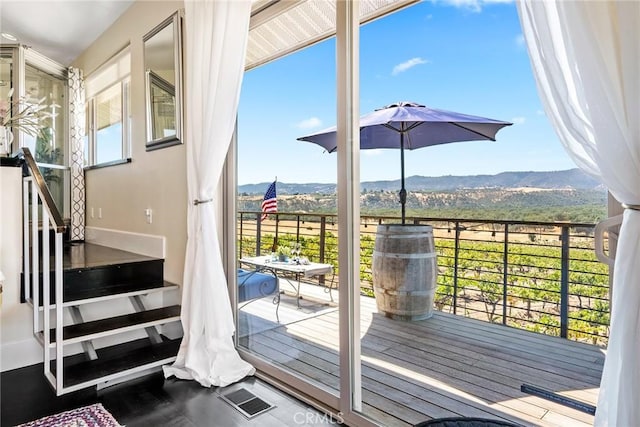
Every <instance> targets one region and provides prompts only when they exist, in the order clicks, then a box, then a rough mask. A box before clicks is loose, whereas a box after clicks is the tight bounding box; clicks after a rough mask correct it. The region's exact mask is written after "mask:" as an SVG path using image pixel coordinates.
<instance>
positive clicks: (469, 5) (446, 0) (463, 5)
mask: <svg viewBox="0 0 640 427" xmlns="http://www.w3.org/2000/svg"><path fill="white" fill-rule="evenodd" d="M431 1H433V2H434V3H442V4H445V5H449V6H454V7H457V8H460V9H467V10H470V11H472V12H478V13H479V12H482V8H483V7H484V6H488V5H492V4H505V3H513V0H431Z"/></svg>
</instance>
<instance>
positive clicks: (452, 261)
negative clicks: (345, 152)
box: [237, 211, 609, 345]
mask: <svg viewBox="0 0 640 427" xmlns="http://www.w3.org/2000/svg"><path fill="white" fill-rule="evenodd" d="M260 216H261V213H260V212H244V211H243V212H239V214H238V222H237V224H238V225H237V226H238V251H239V253H238V256H239V257H242V256H250V255H260V254H268V253H270V252H271V251H272V250H273V249H274V247H275V246H276V245H285V246H288V245H292V244H293V243H296V242H297V243H300V244H301V246H302V250H303V255H304V256H306V257H308V258H309V259H310V260H312V261H317V262H327V263H331V264H333V265H334V268H335V269H336V270H335V271H337V267H338V266H337V260H338V231H337V217H336V215H330V214H306V213H278V214H270V215H269V217H268V218H267V219H266V220H264V221H262V222H261V221H260ZM399 222H400V218H399V217H388V216H362V217H361V218H360V235H361V237H360V248H361V249H360V252H361V253H360V260H361V264H360V280H361V282H360V285H361V290H362V293H363V294H366V295H369V296H373V286H372V277H371V263H372V256H373V248H374V243H375V234H376V226H377V225H378V224H389V223H399ZM407 222H413V223H415V224H429V225H431V226H433V229H434V240H435V246H436V251H437V255H438V272H439V274H438V286H437V290H436V297H435V305H436V308H437V309H438V310H442V311H448V312H452V313H455V314H458V315H464V316H468V317H474V318H478V319H482V320H485V321H489V322H493V323H502V324H504V325H507V326H512V327H518V328H523V329H528V330H532V331H535V332H539V333H544V334H549V335H556V336H560V337H563V338H569V339H572V340H578V341H586V342H590V343H593V344H597V345H606V343H607V339H608V336H609V272H608V267H607V266H606V265H604V264H602V263H600V262H598V261H597V260H596V257H595V254H594V237H593V233H594V228H595V225H594V224H586V223H570V222H532V221H528V222H523V221H499V220H479V219H473V220H470V219H454V218H447V219H443V218H421V217H412V218H409V219H408V220H407ZM320 280H323V279H322V278H321V279H320ZM336 280H337V277H336Z"/></svg>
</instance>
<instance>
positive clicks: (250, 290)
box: [238, 268, 280, 323]
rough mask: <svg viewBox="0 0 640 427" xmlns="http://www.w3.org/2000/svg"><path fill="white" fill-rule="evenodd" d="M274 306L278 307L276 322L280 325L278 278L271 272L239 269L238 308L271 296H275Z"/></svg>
mask: <svg viewBox="0 0 640 427" xmlns="http://www.w3.org/2000/svg"><path fill="white" fill-rule="evenodd" d="M274 294H275V296H274V297H273V304H275V306H276V320H277V321H278V323H280V317H279V316H278V309H279V308H280V286H279V282H278V277H277V276H276V275H275V273H273V272H271V271H265V272H259V271H249V270H244V269H242V268H239V269H238V303H244V304H242V305H238V308H239V309H240V308H242V307H244V306H246V305H247V304H249V303H251V302H253V301H257V300H259V299H261V298H264V297H267V296H269V295H274Z"/></svg>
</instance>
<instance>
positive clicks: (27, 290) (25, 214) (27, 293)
mask: <svg viewBox="0 0 640 427" xmlns="http://www.w3.org/2000/svg"><path fill="white" fill-rule="evenodd" d="M30 191H31V178H30V177H29V178H24V180H23V182H22V257H23V260H22V263H23V267H22V269H23V270H22V271H23V276H24V300H25V301H28V300H32V301H33V298H32V293H31V286H32V285H31V284H32V283H33V281H32V280H31V272H30V270H31V264H30V257H29V249H30V248H29V246H30V245H29V240H30V237H29V192H30Z"/></svg>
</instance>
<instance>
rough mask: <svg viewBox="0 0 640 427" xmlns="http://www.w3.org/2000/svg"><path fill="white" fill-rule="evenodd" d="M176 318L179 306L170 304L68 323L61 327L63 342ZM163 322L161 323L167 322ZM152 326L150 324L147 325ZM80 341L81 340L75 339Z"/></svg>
mask: <svg viewBox="0 0 640 427" xmlns="http://www.w3.org/2000/svg"><path fill="white" fill-rule="evenodd" d="M172 318H173V320H178V319H179V318H180V306H179V305H172V306H169V307H161V308H156V309H152V310H146V311H141V312H136V313H130V314H125V315H122V316H115V317H110V318H107V319H100V320H94V321H91V322H85V323H79V324H76V325H69V326H65V327H64V328H63V331H62V334H63V336H64V341H65V343H66V342H67V341H68V340H73V339H74V338H81V337H86V338H85V340H86V339H91V338H90V337H91V336H92V335H96V334H104V333H105V332H108V331H109V332H112V334H116V333H118V332H120V330H122V329H124V328H128V327H131V328H130V329H136V328H135V326H137V327H138V328H140V327H142V326H141V325H144V324H148V323H154V322H155V323H154V324H158V323H161V322H159V321H162V320H167V322H168V321H171V320H170V319H172ZM167 322H163V323H167ZM147 326H152V325H147ZM50 334H51V335H50V337H51V342H52V343H53V342H55V340H56V330H55V328H53V329H51V332H50ZM76 341H81V340H76Z"/></svg>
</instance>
